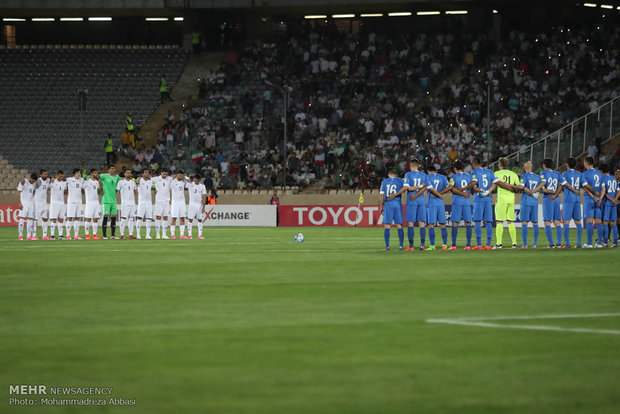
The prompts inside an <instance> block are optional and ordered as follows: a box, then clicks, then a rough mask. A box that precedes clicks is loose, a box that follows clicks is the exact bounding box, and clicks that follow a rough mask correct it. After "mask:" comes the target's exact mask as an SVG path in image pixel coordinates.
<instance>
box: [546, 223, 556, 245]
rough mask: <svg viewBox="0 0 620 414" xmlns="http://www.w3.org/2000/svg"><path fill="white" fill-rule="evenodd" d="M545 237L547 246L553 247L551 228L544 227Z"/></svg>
mask: <svg viewBox="0 0 620 414" xmlns="http://www.w3.org/2000/svg"><path fill="white" fill-rule="evenodd" d="M545 235H546V236H547V241H548V242H549V246H555V244H553V231H552V230H551V226H545Z"/></svg>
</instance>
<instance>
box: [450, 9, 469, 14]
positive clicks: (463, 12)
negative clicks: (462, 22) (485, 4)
mask: <svg viewBox="0 0 620 414" xmlns="http://www.w3.org/2000/svg"><path fill="white" fill-rule="evenodd" d="M446 14H467V10H448V11H446Z"/></svg>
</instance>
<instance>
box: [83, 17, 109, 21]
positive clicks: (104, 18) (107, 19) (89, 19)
mask: <svg viewBox="0 0 620 414" xmlns="http://www.w3.org/2000/svg"><path fill="white" fill-rule="evenodd" d="M88 21H89V22H111V21H112V18H111V17H89V18H88Z"/></svg>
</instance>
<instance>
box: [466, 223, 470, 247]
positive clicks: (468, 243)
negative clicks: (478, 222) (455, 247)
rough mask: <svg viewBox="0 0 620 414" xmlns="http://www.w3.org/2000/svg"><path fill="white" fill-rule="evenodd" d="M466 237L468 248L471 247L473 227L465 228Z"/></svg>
mask: <svg viewBox="0 0 620 414" xmlns="http://www.w3.org/2000/svg"><path fill="white" fill-rule="evenodd" d="M465 237H466V238H467V245H466V246H471V226H467V227H465Z"/></svg>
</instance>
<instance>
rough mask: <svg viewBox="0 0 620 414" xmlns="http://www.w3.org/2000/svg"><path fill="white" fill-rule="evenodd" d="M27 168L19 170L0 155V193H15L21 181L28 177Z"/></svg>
mask: <svg viewBox="0 0 620 414" xmlns="http://www.w3.org/2000/svg"><path fill="white" fill-rule="evenodd" d="M28 173H29V171H28V170H27V169H25V168H23V169H21V170H18V169H17V168H15V167H14V166H13V165H12V164H11V163H10V162H9V160H7V159H6V158H4V157H2V155H0V193H2V194H5V193H14V192H15V189H16V188H17V184H18V183H19V180H21V179H22V178H23V177H26V176H27V175H28Z"/></svg>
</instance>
